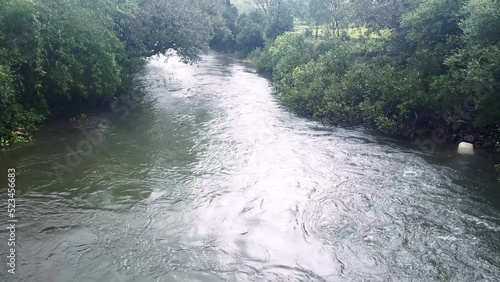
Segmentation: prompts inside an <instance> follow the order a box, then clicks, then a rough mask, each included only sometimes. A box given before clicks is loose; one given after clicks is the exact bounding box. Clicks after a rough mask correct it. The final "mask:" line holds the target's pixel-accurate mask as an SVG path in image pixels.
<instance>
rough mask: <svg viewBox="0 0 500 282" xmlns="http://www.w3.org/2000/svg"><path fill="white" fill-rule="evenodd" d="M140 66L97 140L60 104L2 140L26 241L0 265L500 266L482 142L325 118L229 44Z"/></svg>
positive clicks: (148, 275)
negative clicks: (460, 146)
mask: <svg viewBox="0 0 500 282" xmlns="http://www.w3.org/2000/svg"><path fill="white" fill-rule="evenodd" d="M141 77H142V79H143V81H144V84H145V85H146V89H145V91H146V93H147V94H146V99H145V103H144V104H143V105H141V106H138V107H132V108H133V109H132V110H131V111H130V114H128V115H121V114H120V117H119V118H117V115H116V114H102V115H96V116H92V118H91V120H97V121H98V123H99V124H97V125H96V130H97V129H99V128H102V131H99V132H100V133H101V134H102V136H104V137H105V139H104V140H103V141H102V142H97V143H95V146H93V148H92V154H89V155H88V156H87V155H85V154H84V156H81V155H79V157H78V156H77V155H78V153H77V152H73V151H71V150H68V148H66V147H68V146H69V148H76V149H75V150H78V148H80V149H82V148H83V147H81V146H80V147H78V144H79V142H81V140H87V139H86V137H85V136H84V134H82V133H81V132H80V131H78V130H76V129H73V128H72V127H71V126H70V125H69V124H68V122H66V121H61V122H53V123H51V124H48V125H46V126H45V127H44V128H42V130H41V131H40V132H39V133H38V134H37V136H36V143H35V144H34V145H33V146H29V147H24V148H21V149H17V150H13V151H9V152H3V153H1V155H0V158H1V160H2V162H1V165H0V168H1V169H2V171H5V174H6V171H7V168H8V167H15V168H16V169H17V173H18V175H17V191H18V195H17V199H16V200H17V209H16V211H17V217H18V223H17V230H16V235H17V243H18V244H17V267H16V273H17V274H16V276H15V277H13V276H11V275H10V274H6V269H5V268H6V266H5V265H6V264H5V261H6V258H5V255H4V253H6V252H4V251H2V257H1V258H0V261H1V262H2V264H1V266H0V270H1V273H0V280H2V281H42V282H58V281H64V282H66V281H68V282H69V281H106V282H113V281H116V282H119V281H145V282H149V281H151V282H153V281H498V280H499V279H500V193H499V190H500V189H499V188H498V187H497V186H496V185H495V177H494V174H493V173H492V171H491V167H492V162H491V161H490V160H488V158H485V157H484V156H481V154H476V155H459V154H457V153H456V152H455V150H454V149H453V148H441V149H439V150H438V151H436V152H435V153H434V154H429V153H424V152H421V151H420V150H419V148H418V147H417V146H415V145H411V144H405V143H400V142H398V141H395V140H391V139H388V138H385V137H380V136H377V135H376V134H373V133H370V132H368V131H366V130H361V129H341V128H326V127H322V126H319V125H317V124H315V123H314V122H311V121H307V120H304V119H302V118H299V117H296V116H294V115H293V114H291V113H289V112H287V111H286V110H285V109H283V108H282V107H280V106H279V104H278V103H277V101H276V98H275V95H274V94H273V92H272V91H273V90H272V88H271V86H270V84H269V81H268V80H266V79H264V78H262V77H260V76H258V75H257V74H255V73H254V72H253V71H252V69H250V68H248V67H246V66H245V65H243V64H242V63H241V62H238V61H236V60H233V59H230V58H226V57H222V56H206V57H204V58H203V61H202V62H201V63H200V64H198V65H193V66H190V65H184V64H182V63H180V62H177V60H176V59H175V58H174V59H170V60H169V61H168V62H165V61H164V60H163V59H157V60H152V61H151V62H150V63H149V65H148V67H147V69H146V71H145V72H144V74H142V76H141ZM82 152H83V149H82ZM75 158H77V161H73V163H71V160H75ZM68 159H69V160H70V163H68ZM60 165H66V170H61V169H60V167H61V166H60ZM54 167H56V168H58V169H54ZM68 167H70V168H69V169H68ZM1 179H2V185H3V186H2V187H5V185H4V184H5V177H4V176H2V178H1ZM2 191H3V192H2V193H4V194H6V192H5V189H2ZM4 196H5V195H4ZM4 196H2V198H5V197H4ZM2 205H3V204H2ZM2 213H3V217H5V218H7V216H6V213H5V210H4V212H2ZM0 235H1V238H2V240H1V241H0V244H1V246H0V249H1V250H6V249H7V247H6V244H7V239H6V238H7V236H8V233H7V232H6V228H5V227H4V226H3V225H2V229H1V231H0Z"/></svg>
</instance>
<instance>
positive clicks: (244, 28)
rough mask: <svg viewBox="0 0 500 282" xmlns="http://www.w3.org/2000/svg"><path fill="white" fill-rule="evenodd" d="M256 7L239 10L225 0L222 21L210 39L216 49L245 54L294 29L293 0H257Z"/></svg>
mask: <svg viewBox="0 0 500 282" xmlns="http://www.w3.org/2000/svg"><path fill="white" fill-rule="evenodd" d="M252 2H253V3H254V5H255V6H254V9H253V10H250V11H247V12H246V13H242V14H238V9H237V8H236V6H234V5H233V4H231V2H230V1H226V5H225V7H224V9H223V13H222V15H223V19H224V23H223V25H220V26H219V28H218V29H217V30H216V32H215V36H214V37H213V38H212V41H211V42H210V47H211V48H212V49H214V50H216V51H221V52H230V53H239V55H241V56H242V57H246V56H247V55H248V54H249V53H250V52H252V51H254V50H255V49H257V48H263V47H264V46H265V44H266V42H267V41H273V40H274V39H276V37H278V36H279V35H281V34H283V33H285V32H287V31H291V30H292V29H293V14H294V9H293V8H294V7H296V5H295V3H294V2H293V1H292V0H254V1H252Z"/></svg>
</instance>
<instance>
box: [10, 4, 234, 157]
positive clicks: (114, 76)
mask: <svg viewBox="0 0 500 282" xmlns="http://www.w3.org/2000/svg"><path fill="white" fill-rule="evenodd" d="M225 5H226V1H222V0H221V1H212V0H187V1H182V3H179V1H175V0H126V1H123V0H99V1H81V0H37V1H35V0H1V1H0V138H1V139H0V142H1V143H0V148H1V147H4V146H6V145H8V144H11V143H13V142H16V141H23V140H25V139H26V138H24V137H22V135H26V134H19V132H20V131H21V133H23V132H25V130H27V131H28V132H32V131H33V130H34V129H35V126H36V125H37V124H38V123H39V122H40V121H42V120H43V119H45V118H47V117H50V116H60V115H68V116H74V115H77V114H78V113H79V112H80V111H84V110H87V109H90V108H95V107H102V106H105V105H107V104H108V103H109V102H110V101H112V100H113V99H114V98H115V96H116V95H117V94H118V93H123V92H125V91H129V90H130V89H131V86H132V85H131V80H132V79H131V76H132V74H133V72H134V71H136V70H138V67H140V66H141V65H143V62H144V58H146V57H149V56H153V55H157V54H163V53H165V52H167V51H168V50H169V49H174V50H176V51H177V52H178V53H179V54H180V55H181V56H183V58H184V59H185V60H186V61H192V60H196V59H197V57H198V55H199V54H200V53H201V52H203V51H205V50H208V43H209V41H210V39H211V38H212V36H213V33H214V30H217V29H218V27H219V26H220V25H223V24H222V15H221V13H220V12H219V11H221V10H222V8H223V7H224V6H225ZM18 129H19V130H18ZM16 131H17V133H16Z"/></svg>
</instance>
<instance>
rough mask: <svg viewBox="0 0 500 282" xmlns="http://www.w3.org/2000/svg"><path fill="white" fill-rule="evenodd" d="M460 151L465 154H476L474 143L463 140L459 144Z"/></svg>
mask: <svg viewBox="0 0 500 282" xmlns="http://www.w3.org/2000/svg"><path fill="white" fill-rule="evenodd" d="M458 153H459V154H464V155H472V154H474V145H473V144H471V143H467V142H462V143H460V144H458Z"/></svg>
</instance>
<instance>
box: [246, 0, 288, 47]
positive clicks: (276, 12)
mask: <svg viewBox="0 0 500 282" xmlns="http://www.w3.org/2000/svg"><path fill="white" fill-rule="evenodd" d="M253 1H254V3H255V4H256V5H257V7H259V8H260V9H261V10H262V12H263V13H264V15H265V16H266V19H267V22H268V27H267V31H266V36H267V38H268V39H271V40H274V39H276V38H277V37H278V36H280V35H281V34H283V33H285V32H287V31H290V30H292V29H293V14H292V8H291V4H290V3H289V2H288V1H286V0H253Z"/></svg>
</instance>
